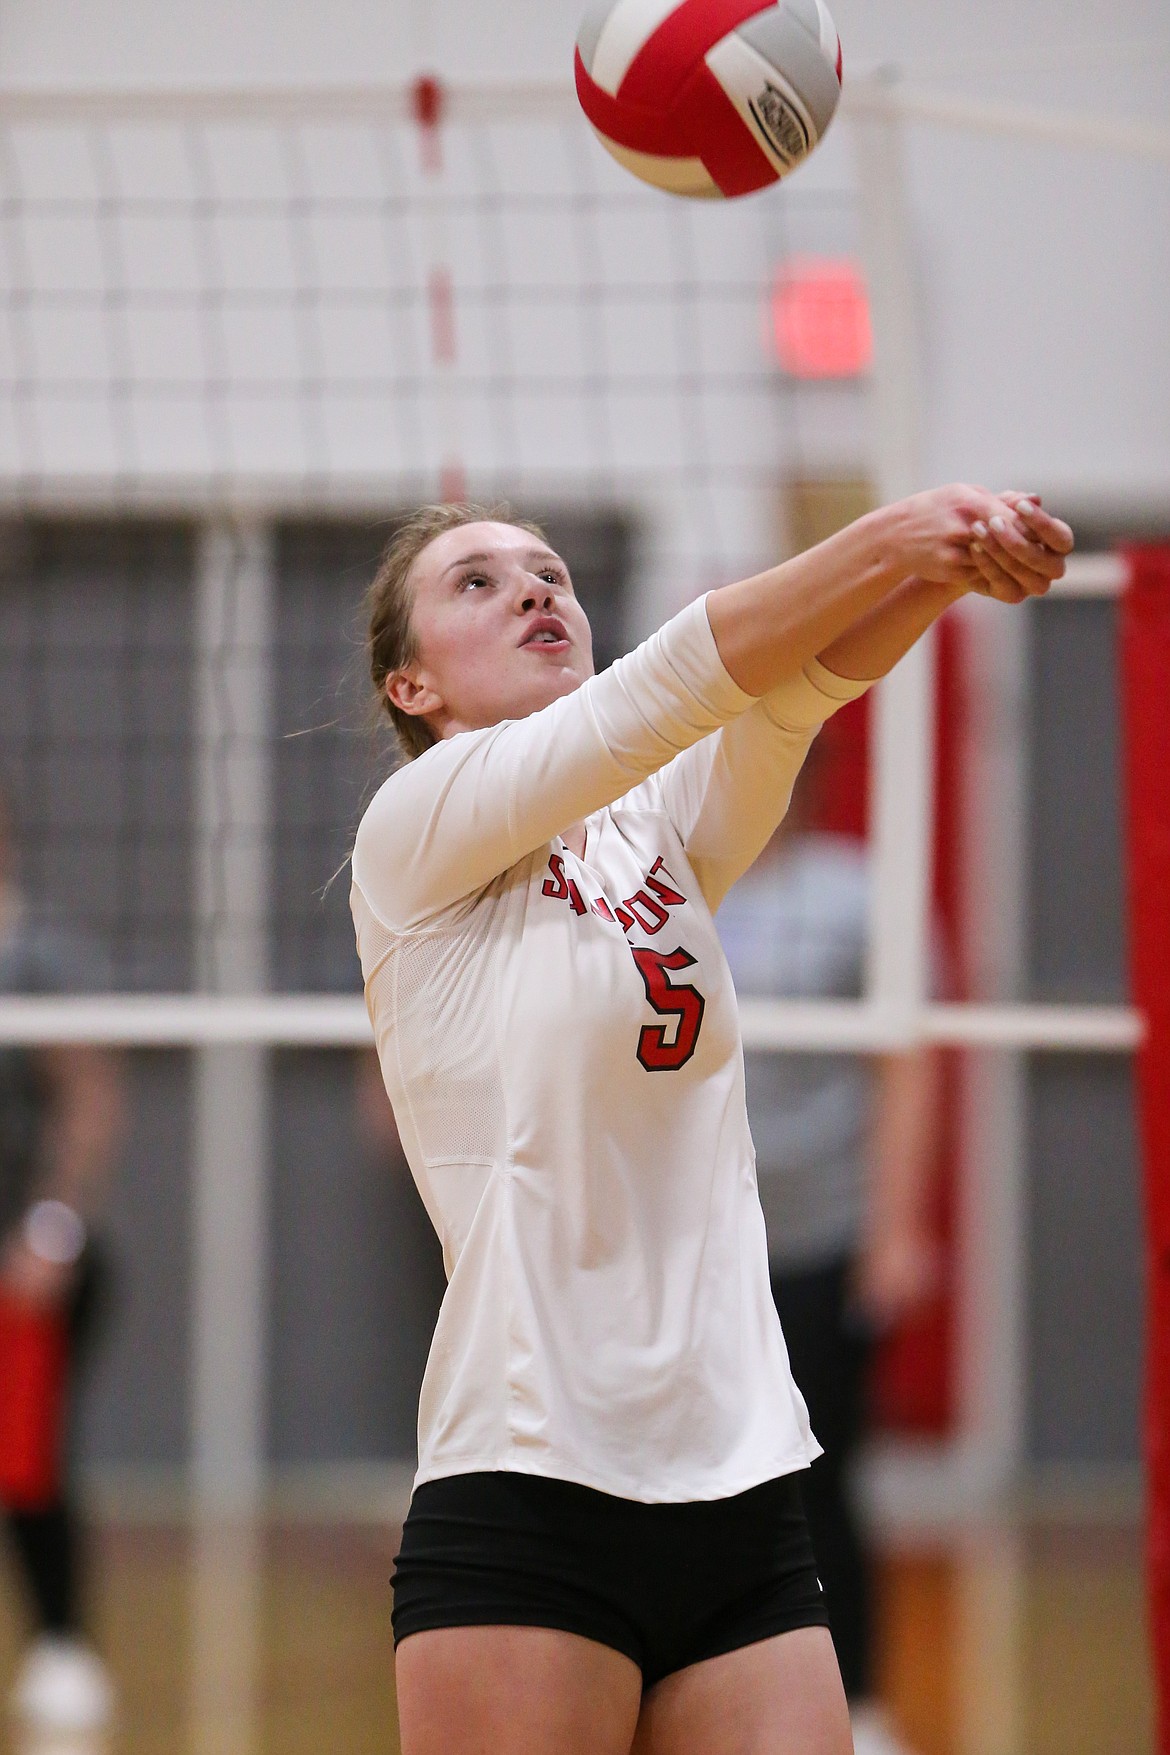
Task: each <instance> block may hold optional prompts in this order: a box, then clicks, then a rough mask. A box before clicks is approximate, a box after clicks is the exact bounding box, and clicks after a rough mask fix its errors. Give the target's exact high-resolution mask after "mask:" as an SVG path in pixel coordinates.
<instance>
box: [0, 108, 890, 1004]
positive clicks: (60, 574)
mask: <svg viewBox="0 0 1170 1755" xmlns="http://www.w3.org/2000/svg"><path fill="white" fill-rule="evenodd" d="M0 170H2V178H0V181H2V184H3V190H4V193H3V197H2V198H0V388H2V392H3V393H2V394H0V408H2V409H3V410H4V412H3V413H2V414H0V501H2V502H3V503H4V504H3V517H2V523H0V569H2V587H0V626H2V630H3V636H4V638H3V654H2V657H0V664H2V666H3V678H4V685H5V686H4V690H3V705H2V707H0V760H2V762H3V767H4V775H5V784H6V787H7V789H8V791H9V793H10V795H11V804H12V814H13V824H14V834H15V838H16V840H17V841H18V843H19V848H20V859H21V864H22V871H23V881H24V884H25V887H26V890H27V891H28V893H29V894H30V895H35V896H36V898H37V901H38V906H42V907H44V908H45V909H47V910H48V911H49V912H50V913H51V914H53V915H54V916H55V917H57V918H59V919H60V920H61V921H64V922H67V923H68V924H69V927H70V929H71V930H76V931H77V932H79V933H80V934H81V935H83V936H84V937H85V938H86V939H88V941H89V942H90V943H91V944H92V945H93V946H94V948H95V951H96V952H97V953H98V955H97V961H98V962H99V963H101V964H103V965H104V970H105V975H104V979H103V982H102V984H103V985H109V986H110V987H112V988H113V989H114V990H117V991H123V992H141V993H146V992H155V993H166V992H176V991H180V992H181V991H183V990H185V989H190V988H192V987H196V988H203V989H207V988H210V989H212V990H215V991H221V992H223V991H229V990H234V991H237V992H238V991H240V990H241V989H246V990H258V989H264V988H266V987H271V988H273V989H275V990H277V991H281V992H285V993H312V992H322V991H329V990H352V989H353V987H354V984H355V977H356V965H355V962H354V957H353V948H352V930H351V928H350V925H349V921H348V918H347V910H346V907H345V889H346V886H345V883H344V882H343V881H342V882H339V883H338V884H336V885H334V886H333V888H332V889H331V890H328V891H327V893H326V894H325V895H324V897H323V894H322V892H323V891H326V886H327V884H328V880H329V878H330V876H331V875H332V874H333V873H334V871H335V870H336V869H337V868H338V866H339V865H340V864H341V863H342V861H343V860H344V858H345V855H346V852H347V850H348V837H349V835H350V834H351V832H352V829H353V826H354V823H355V822H356V819H357V815H358V813H359V810H360V805H361V802H362V799H363V797H364V796H365V794H366V792H367V790H368V788H369V785H370V784H371V781H372V779H373V777H374V776H375V775H376V774H377V773H379V772H384V771H385V767H386V763H387V760H388V751H387V748H386V744H385V741H384V740H382V741H381V742H379V741H378V740H377V739H376V738H375V737H373V735H372V734H371V732H370V729H369V724H368V716H367V713H366V709H365V703H364V679H363V674H362V660H361V625H360V602H361V597H362V593H363V591H364V588H365V585H366V583H367V581H368V578H369V577H370V574H371V571H372V568H373V565H374V563H375V561H376V557H377V554H378V551H379V548H380V546H381V544H382V542H383V541H384V539H385V536H386V534H387V532H388V529H389V528H390V526H391V524H392V522H393V517H394V515H395V512H396V510H397V509H400V508H403V507H405V506H408V505H410V504H411V503H414V502H417V501H418V500H420V499H424V498H433V497H435V496H437V495H439V494H451V493H453V492H460V493H461V492H469V493H471V494H474V495H477V496H482V497H492V496H495V495H500V494H503V495H507V496H508V497H510V498H511V499H512V500H513V501H514V502H517V503H518V504H519V505H521V506H522V507H523V508H524V509H525V510H533V511H535V512H536V513H537V515H541V516H544V517H545V518H546V519H548V520H549V522H550V530H551V534H552V536H553V539H554V541H556V542H558V543H559V544H560V545H561V547H562V548H563V550H564V552H565V553H566V557H567V559H568V560H569V561H570V564H571V565H572V567H573V570H574V573H575V575H576V576H577V577H578V580H579V582H580V583H581V585H582V589H583V594H584V595H585V597H586V601H587V605H588V607H589V608H590V610H591V613H592V616H593V619H594V623H595V627H596V630H597V636H598V645H599V649H600V657H601V659H602V660H603V661H604V660H606V659H608V658H612V657H613V656H614V655H615V654H616V653H617V652H618V651H620V650H622V649H623V648H624V647H626V646H627V645H628V644H629V643H630V642H631V641H632V640H633V639H634V638H635V637H636V636H638V635H639V634H640V633H642V632H644V631H645V630H646V629H647V628H648V627H649V626H651V625H654V624H655V623H656V622H657V621H659V620H660V619H662V617H663V616H664V615H665V614H668V613H670V611H672V610H673V609H674V608H676V607H678V606H679V605H681V603H683V602H684V601H686V599H687V598H688V597H690V596H691V595H693V593H694V592H695V591H696V590H697V589H700V588H702V587H704V586H706V585H708V584H711V583H713V582H715V581H717V580H719V579H721V578H727V577H729V576H732V575H733V574H734V573H736V572H743V571H750V570H752V569H753V568H755V567H757V566H758V565H760V564H761V563H762V562H763V561H764V560H766V559H767V558H769V557H771V556H773V555H774V554H775V553H776V551H777V547H778V545H780V544H782V543H783V540H784V532H783V528H782V525H783V512H782V501H781V494H780V491H779V485H778V484H779V482H780V481H781V480H782V479H783V478H785V477H799V476H802V475H810V474H811V475H824V474H826V473H828V474H834V473H837V474H842V473H843V474H849V475H854V476H856V475H864V473H865V466H866V459H867V453H868V447H869V440H868V437H867V428H866V421H865V390H864V383H863V381H862V380H860V379H850V380H841V381H836V382H833V381H821V382H815V381H799V380H797V379H795V378H793V377H791V376H786V375H785V374H783V373H781V371H780V370H779V369H778V368H777V367H776V365H775V362H774V359H773V357H772V348H771V343H770V341H769V333H768V330H769V321H770V316H769V294H770V289H771V286H772V283H773V278H774V276H775V275H776V273H777V271H778V270H779V269H780V267H781V266H782V265H783V264H784V263H785V262H789V261H791V259H792V258H793V257H794V256H801V257H804V258H807V257H810V256H811V257H814V258H821V259H824V258H830V259H839V258H842V257H852V256H853V255H855V253H856V247H857V237H856V233H857V201H856V194H855V190H854V188H853V181H852V174H851V171H850V168H849V161H848V154H847V152H845V150H844V149H843V147H841V149H840V150H838V149H837V148H834V149H833V150H832V151H830V150H829V148H828V147H827V148H826V151H825V155H824V157H823V159H822V160H821V161H820V162H817V161H814V164H813V165H810V167H809V169H808V171H807V172H806V173H805V174H803V175H802V177H801V178H800V179H798V180H797V181H796V183H795V184H794V185H793V186H791V187H784V188H781V189H779V190H777V191H775V192H774V193H773V194H772V195H770V196H769V197H768V198H767V199H766V200H763V201H759V202H754V203H738V204H733V203H729V204H727V206H726V208H725V209H723V210H721V211H718V212H713V211H712V210H711V209H709V208H704V210H703V212H702V215H701V219H700V215H699V214H698V213H697V212H696V209H695V204H691V203H685V202H679V201H669V200H664V199H663V198H662V197H661V196H659V195H657V194H656V193H655V192H653V191H649V190H644V189H642V188H641V187H640V186H639V185H638V184H636V183H635V182H634V181H633V180H632V179H631V178H629V177H628V176H626V175H625V174H624V173H622V172H621V171H620V170H618V168H617V167H616V166H614V165H613V164H612V162H611V161H610V160H609V159H608V157H607V156H606V155H605V154H604V153H602V152H601V151H600V150H599V149H598V148H596V146H595V143H593V141H592V139H591V137H590V136H589V134H588V131H587V130H586V129H585V128H584V127H583V126H582V124H581V122H580V119H579V117H577V116H575V115H574V113H573V110H572V108H571V106H570V105H569V104H567V103H562V102H560V100H556V101H553V100H552V99H550V97H549V95H548V94H545V95H544V96H543V97H542V98H540V99H539V100H536V101H531V100H530V101H528V102H523V101H519V100H517V102H514V103H511V104H503V105H497V106H496V110H495V112H494V113H492V112H490V111H485V112H484V113H481V114H478V115H476V114H468V115H464V116H462V117H461V116H460V115H459V114H458V112H457V109H456V111H455V112H454V113H452V114H451V115H450V116H449V117H448V118H446V119H444V121H443V122H442V125H441V126H438V127H436V128H427V127H422V126H420V125H419V124H418V123H416V122H415V121H414V120H413V119H412V117H411V116H410V114H409V113H408V110H406V109H404V107H403V105H402V104H401V103H399V102H396V101H393V100H392V98H391V96H390V95H389V94H385V95H384V96H383V98H382V100H381V101H380V102H372V101H367V102H366V103H365V104H360V105H356V106H354V107H352V112H351V113H341V114H321V113H317V112H315V111H314V108H313V105H312V103H307V104H306V105H304V106H302V107H301V108H300V109H299V110H298V108H297V106H296V104H295V103H293V102H290V103H288V104H286V105H284V106H283V107H281V108H279V109H277V110H273V109H272V108H271V106H270V107H269V109H268V110H267V111H265V109H264V107H263V106H262V105H257V106H256V107H255V109H254V110H253V112H252V113H247V112H246V111H244V112H241V111H240V110H239V108H238V107H237V109H236V110H235V111H234V112H229V113H222V112H216V111H215V110H214V107H213V108H212V110H211V111H209V112H208V113H198V111H192V110H191V109H190V107H188V108H184V107H183V106H182V105H181V104H176V105H175V106H174V107H173V109H172V112H171V113H167V112H166V110H165V107H163V108H162V109H160V107H159V105H158V104H155V105H154V107H153V108H149V109H146V110H144V111H143V112H142V113H135V112H134V111H133V110H132V109H131V110H127V109H126V108H125V106H123V108H122V109H121V110H119V109H118V108H117V107H116V106H115V107H114V109H113V110H112V111H107V112H105V113H101V112H96V111H79V112H78V113H76V114H70V113H48V114H45V113H40V114H31V115H22V114H20V113H12V112H10V113H8V114H6V115H5V114H3V113H0ZM209 523H210V524H211V525H212V526H213V527H214V528H217V529H219V530H220V533H221V536H223V537H224V542H226V549H225V548H224V543H223V542H221V544H220V551H222V552H220V559H219V561H216V559H215V558H214V552H213V551H215V543H214V542H211V543H210V544H209V542H208V540H207V528H208V525H209ZM241 526H246V528H245V529H244V534H243V537H242V538H241V537H240V535H239V531H240V528H241ZM233 532H234V533H235V534H233ZM241 542H242V544H243V546H242V547H241ZM224 553H226V554H227V557H228V558H227V560H226V561H225V560H224V559H223V554H224ZM209 554H210V555H211V558H210V559H209ZM233 557H234V558H233ZM217 569H218V570H217ZM257 618H259V619H257ZM248 628H251V629H253V633H252V634H251V635H248V634H247V632H246V630H247V629H248ZM256 629H260V630H262V631H261V632H260V633H256V632H255V630H256ZM242 630H243V631H242ZM263 630H267V632H266V633H265V632H264V631H263ZM249 640H251V641H252V642H253V644H254V645H256V649H255V650H250V649H246V648H248V643H249ZM257 642H259V644H258V645H257ZM233 691H234V692H233ZM258 702H259V706H258V705H257V703H258ZM241 971H244V973H243V974H241Z"/></svg>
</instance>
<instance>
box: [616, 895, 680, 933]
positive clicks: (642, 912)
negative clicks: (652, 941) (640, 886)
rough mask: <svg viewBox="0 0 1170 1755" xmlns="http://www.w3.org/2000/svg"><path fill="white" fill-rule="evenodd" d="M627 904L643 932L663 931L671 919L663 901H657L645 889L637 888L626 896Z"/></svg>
mask: <svg viewBox="0 0 1170 1755" xmlns="http://www.w3.org/2000/svg"><path fill="white" fill-rule="evenodd" d="M625 905H626V907H627V908H628V909H629V911H630V913H631V914H632V915H633V916H634V919H635V920H636V921H637V923H638V925H639V926H640V927H641V928H642V931H643V932H648V933H651V934H653V933H656V932H661V931H662V928H663V927H664V926H665V925H666V923H667V921H668V920H669V919H670V915H669V914H668V913H667V912H666V909H665V908H664V907H663V906H662V903H661V902H657V901H655V899H654V897H653V896H651V895H649V894H648V893H647V891H645V890H635V891H634V893H633V895H632V896H627V897H626V901H625Z"/></svg>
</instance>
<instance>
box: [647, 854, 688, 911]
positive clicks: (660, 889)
mask: <svg viewBox="0 0 1170 1755" xmlns="http://www.w3.org/2000/svg"><path fill="white" fill-rule="evenodd" d="M659 872H662V873H663V875H664V876H665V877H670V873H669V872H668V871H667V869H666V867H665V865H664V864H663V862H662V860H661V858H659V859H656V860H655V861H654V864H653V865H652V866H651V867H650V870H649V871H648V872H647V873H646V883H647V885H648V886H649V888H650V889H652V890H653V891H654V894H655V895H656V896H657V897H658V900H659V901H660V902H665V903H666V906H667V907H668V908H683V907H685V906H686V900H687V899H686V897H685V896H684V895H683V894H682V892H681V891H679V890H676V889H674V888H673V887H672V885H673V883H674V879H673V878H671V881H670V883H669V884H668V883H664V882H663V879H662V878H661V877H659V875H658V873H659Z"/></svg>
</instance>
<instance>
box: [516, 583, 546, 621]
mask: <svg viewBox="0 0 1170 1755" xmlns="http://www.w3.org/2000/svg"><path fill="white" fill-rule="evenodd" d="M553 602H554V596H553V588H552V586H551V585H550V584H549V583H548V581H547V580H546V579H535V580H534V579H529V580H527V581H526V584H525V589H524V591H523V593H522V596H521V601H520V614H521V615H531V614H532V611H533V610H534V609H544V610H548V609H551V608H552V606H553Z"/></svg>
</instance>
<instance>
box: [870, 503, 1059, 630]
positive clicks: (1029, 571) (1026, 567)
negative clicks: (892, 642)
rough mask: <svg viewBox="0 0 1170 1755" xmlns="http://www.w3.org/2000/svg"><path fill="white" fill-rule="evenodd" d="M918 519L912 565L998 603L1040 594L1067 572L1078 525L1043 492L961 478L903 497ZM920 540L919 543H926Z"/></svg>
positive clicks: (940, 580)
mask: <svg viewBox="0 0 1170 1755" xmlns="http://www.w3.org/2000/svg"><path fill="white" fill-rule="evenodd" d="M904 505H905V506H906V508H907V509H908V510H910V509H913V512H912V518H913V522H915V523H917V522H918V519H921V525H920V527H919V529H918V530H917V531H915V532H914V533H913V534H912V535H911V547H912V548H913V549H914V550H915V555H914V571H915V572H916V573H917V574H918V576H919V577H921V578H926V579H932V580H934V581H936V582H937V583H938V584H942V585H949V586H951V587H953V588H956V589H958V590H963V591H978V592H980V593H981V594H982V595H983V596H985V597H994V598H995V599H996V600H997V601H998V602H1000V603H1022V602H1023V601H1024V599H1025V598H1028V597H1042V596H1043V595H1044V593H1045V592H1046V591H1047V590H1048V588H1049V586H1050V585H1051V584H1052V582H1053V580H1054V579H1059V578H1061V577H1062V575H1063V573H1064V567H1065V557H1066V556H1067V555H1068V554H1069V553H1071V551H1072V547H1073V533H1072V531H1071V530H1070V528H1069V526H1068V525H1067V524H1065V523H1064V522H1063V520H1061V519H1060V518H1053V517H1052V516H1051V514H1050V513H1048V512H1046V511H1045V510H1044V508H1043V506H1042V505H1041V504H1040V499H1039V496H1038V495H1037V494H1023V493H1017V492H1015V491H1014V490H1010V491H1008V492H1005V493H1001V494H992V493H989V492H988V490H987V489H986V488H978V487H968V486H966V485H958V486H952V487H946V488H936V489H934V490H932V491H931V492H929V493H925V494H916V495H914V496H913V498H912V499H910V500H908V501H905V502H904ZM920 545H921V546H920Z"/></svg>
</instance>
